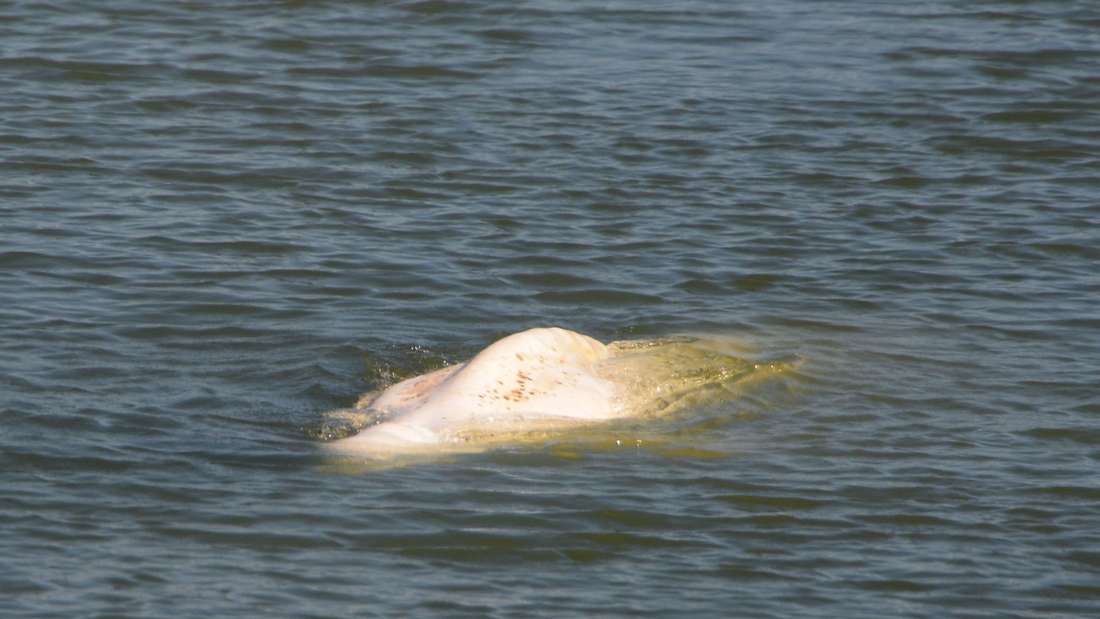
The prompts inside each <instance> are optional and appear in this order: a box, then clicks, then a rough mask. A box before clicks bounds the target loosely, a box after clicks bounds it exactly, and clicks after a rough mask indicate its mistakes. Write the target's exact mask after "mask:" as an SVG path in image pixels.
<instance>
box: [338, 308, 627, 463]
mask: <svg viewBox="0 0 1100 619" xmlns="http://www.w3.org/2000/svg"><path fill="white" fill-rule="evenodd" d="M609 356H610V352H609V349H608V347H607V346H605V345H604V344H602V343H600V342H599V341H597V340H595V339H593V338H591V337H588V336H586V335H581V334H580V333H575V332H573V331H568V330H565V329H560V328H557V327H551V328H539V329H530V330H528V331H522V332H520V333H515V334H513V335H509V336H508V337H505V338H503V339H501V340H499V341H497V342H496V343H494V344H492V345H490V346H489V347H488V348H486V349H484V350H482V351H481V352H480V353H478V354H477V356H475V357H474V358H473V359H470V360H469V361H467V362H466V363H463V364H461V365H455V366H451V367H447V368H443V369H441V370H437V371H435V372H431V373H429V374H425V375H423V376H417V377H416V378H411V379H409V380H405V381H402V382H400V383H397V384H396V385H393V386H392V387H390V388H388V389H386V390H385V391H383V392H382V393H381V395H379V396H378V397H377V398H375V399H373V400H372V401H369V403H363V404H367V405H369V407H370V409H373V410H376V411H379V412H381V413H383V414H384V415H385V418H386V421H383V422H382V423H380V424H378V425H375V426H371V427H368V428H366V429H364V430H363V431H362V432H360V433H359V434H357V435H355V436H352V437H350V438H346V439H341V440H337V441H333V442H331V443H328V444H326V448H327V449H328V450H329V451H330V452H332V453H335V454H338V455H346V456H367V457H376V456H385V455H392V454H398V453H412V452H417V451H430V450H433V449H438V448H439V447H446V446H449V445H451V446H453V445H454V444H455V443H461V442H464V441H465V440H467V439H465V438H463V437H462V433H463V432H464V431H470V430H479V429H484V428H492V427H498V428H509V427H515V426H517V425H521V424H527V425H536V424H539V423H544V422H553V421H555V420H560V421H563V422H574V423H576V422H593V421H602V420H608V419H614V418H616V417H619V416H622V415H623V414H624V410H623V407H622V406H621V405H620V402H619V400H620V398H619V394H618V391H617V389H616V386H615V385H614V384H613V383H612V381H610V380H608V379H607V378H604V377H602V376H601V375H600V373H599V372H598V367H599V365H600V363H601V362H602V361H605V360H607V359H608V358H609Z"/></svg>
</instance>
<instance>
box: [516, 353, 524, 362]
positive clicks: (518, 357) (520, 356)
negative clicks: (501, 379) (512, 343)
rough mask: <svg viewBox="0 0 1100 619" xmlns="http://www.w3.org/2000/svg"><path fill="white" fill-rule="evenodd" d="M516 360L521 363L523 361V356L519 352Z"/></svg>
mask: <svg viewBox="0 0 1100 619" xmlns="http://www.w3.org/2000/svg"><path fill="white" fill-rule="evenodd" d="M516 359H519V360H520V361H523V355H521V354H519V353H518V352H517V353H516Z"/></svg>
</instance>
